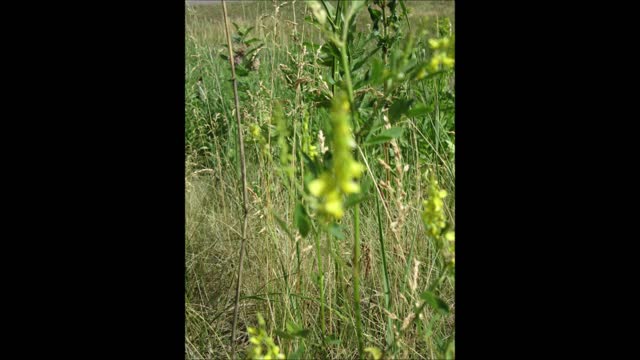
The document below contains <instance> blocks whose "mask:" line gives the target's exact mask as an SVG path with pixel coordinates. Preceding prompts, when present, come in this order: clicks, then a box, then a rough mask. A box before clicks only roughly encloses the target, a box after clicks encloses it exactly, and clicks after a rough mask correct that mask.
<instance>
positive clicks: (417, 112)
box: [407, 103, 433, 117]
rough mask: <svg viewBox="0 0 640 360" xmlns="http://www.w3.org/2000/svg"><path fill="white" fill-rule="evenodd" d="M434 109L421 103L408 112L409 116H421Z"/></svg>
mask: <svg viewBox="0 0 640 360" xmlns="http://www.w3.org/2000/svg"><path fill="white" fill-rule="evenodd" d="M432 110H433V109H432V108H431V107H428V106H427V105H425V104H423V103H420V104H418V105H416V106H414V107H413V108H411V110H409V111H408V112H407V117H419V116H423V115H426V114H428V113H430V112H431V111H432Z"/></svg>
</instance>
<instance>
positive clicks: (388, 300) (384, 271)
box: [376, 197, 395, 346]
mask: <svg viewBox="0 0 640 360" xmlns="http://www.w3.org/2000/svg"><path fill="white" fill-rule="evenodd" d="M376 210H377V216H378V234H379V239H380V257H381V258H382V275H383V278H384V306H385V309H386V310H387V345H389V346H394V345H395V341H394V336H393V328H392V325H393V323H392V319H391V315H390V314H391V290H390V289H391V287H390V286H389V271H388V270H387V256H386V252H385V250H384V236H383V233H382V219H381V217H380V201H379V200H378V197H376Z"/></svg>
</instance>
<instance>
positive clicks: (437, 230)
mask: <svg viewBox="0 0 640 360" xmlns="http://www.w3.org/2000/svg"><path fill="white" fill-rule="evenodd" d="M447 195H448V194H447V191H446V190H441V189H440V188H439V187H438V181H436V180H435V179H434V178H433V177H432V178H431V184H430V185H429V188H428V190H427V200H425V201H424V203H423V206H424V211H423V213H422V220H423V221H424V225H425V227H426V228H427V232H428V233H429V234H430V235H431V236H433V237H434V238H435V239H436V241H437V243H438V244H439V246H442V247H443V249H442V251H443V252H444V254H445V257H446V258H447V259H448V261H451V263H452V264H455V261H456V257H455V240H456V234H455V232H454V231H447V233H446V234H444V240H443V239H442V238H441V237H440V236H441V234H442V230H443V229H444V228H445V227H446V220H445V215H444V201H443V200H444V198H446V197H447Z"/></svg>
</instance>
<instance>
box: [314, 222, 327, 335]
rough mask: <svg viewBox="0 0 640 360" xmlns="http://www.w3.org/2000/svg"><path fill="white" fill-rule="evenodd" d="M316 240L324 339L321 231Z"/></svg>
mask: <svg viewBox="0 0 640 360" xmlns="http://www.w3.org/2000/svg"><path fill="white" fill-rule="evenodd" d="M315 241H316V257H317V261H318V283H319V285H320V328H321V329H322V338H323V339H324V336H325V333H326V328H325V322H324V306H325V301H324V268H323V266H322V255H321V254H320V233H319V232H318V231H316V233H315Z"/></svg>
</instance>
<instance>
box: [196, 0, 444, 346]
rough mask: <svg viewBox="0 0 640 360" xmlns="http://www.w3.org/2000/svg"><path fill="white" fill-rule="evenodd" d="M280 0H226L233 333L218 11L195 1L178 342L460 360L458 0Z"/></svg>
mask: <svg viewBox="0 0 640 360" xmlns="http://www.w3.org/2000/svg"><path fill="white" fill-rule="evenodd" d="M381 2H382V1H381ZM283 3H284V2H272V1H255V2H252V1H242V2H230V3H227V10H228V16H229V24H228V25H229V30H230V31H231V33H232V36H233V37H234V39H235V40H234V43H233V49H234V50H235V51H236V53H235V55H234V58H235V60H236V61H237V63H238V64H237V65H236V71H237V79H238V95H239V99H238V100H239V104H240V115H241V123H242V125H241V128H240V130H241V131H242V134H243V135H244V156H245V161H246V187H247V208H248V211H247V216H248V220H247V221H248V225H247V228H246V247H245V255H244V260H243V269H242V282H241V286H240V289H239V290H240V301H239V303H238V306H237V309H238V323H237V332H236V333H235V339H232V332H233V331H232V327H233V320H234V311H235V309H236V301H235V300H236V299H235V295H236V294H235V291H236V289H235V287H236V285H237V276H238V265H239V261H240V256H239V255H240V243H241V239H242V237H243V206H244V205H243V196H242V194H243V188H244V186H243V182H242V179H241V162H242V158H241V152H240V151H239V140H238V126H237V125H236V118H235V116H236V109H235V102H234V91H233V86H232V82H231V81H230V79H231V78H232V74H231V69H230V63H229V60H228V50H227V48H226V47H225V44H226V35H225V22H224V21H223V12H222V6H221V5H219V4H208V5H196V6H192V5H187V6H186V11H185V12H186V29H185V42H186V47H185V59H186V68H185V130H186V139H185V140H186V148H185V161H186V166H185V182H186V194H185V209H186V234H185V238H186V241H185V253H186V259H185V262H186V279H185V281H186V290H185V298H186V300H185V301H186V304H185V305H186V324H185V327H186V337H185V357H186V358H189V359H202V358H207V359H209V358H215V359H218V358H229V359H231V358H234V357H237V358H245V357H253V358H258V356H256V355H255V354H256V353H257V351H258V350H257V349H258V348H260V347H258V346H257V344H258V343H259V344H261V345H262V347H261V348H260V349H261V351H262V354H263V356H264V354H265V353H266V352H267V351H269V350H271V351H273V350H274V346H277V348H278V352H279V353H280V354H283V355H284V356H286V357H287V358H304V359H356V358H363V357H367V358H377V357H378V358H379V357H382V358H415V359H444V358H454V357H455V352H454V349H455V343H454V336H455V301H454V295H455V292H454V289H455V282H454V281H455V270H454V269H455V266H454V264H455V261H454V259H455V258H454V255H455V251H454V247H453V239H454V236H453V233H454V230H455V216H454V214H455V114H454V101H455V90H454V81H453V79H454V69H453V65H452V64H453V57H454V52H453V41H454V38H455V16H454V15H455V14H454V11H453V6H454V3H453V1H451V2H449V1H433V2H429V1H405V2H404V3H403V4H404V5H406V12H405V11H404V9H403V7H402V6H401V4H399V3H398V5H397V6H395V8H394V7H393V3H394V2H393V1H387V3H391V7H389V6H386V7H384V11H383V7H381V6H378V5H375V4H373V3H374V1H368V3H370V4H372V5H371V8H372V12H370V11H368V8H367V6H364V7H362V8H359V9H358V8H356V7H355V6H354V4H355V3H356V2H338V1H330V2H328V3H329V4H330V7H329V8H328V10H329V12H328V15H327V17H328V18H329V19H331V18H332V16H333V18H332V19H333V20H334V21H333V22H334V23H335V29H333V28H332V26H331V24H330V22H331V21H328V20H327V21H325V24H324V25H322V21H318V18H319V17H320V18H321V17H322V11H324V12H325V14H326V13H327V11H326V10H325V9H324V8H322V10H317V9H316V12H315V13H314V12H313V8H312V3H311V2H303V1H293V2H292V1H287V2H286V3H284V4H283ZM387 5H389V4H387ZM332 8H333V9H332ZM351 10H353V12H352V11H351ZM356 10H357V11H356ZM332 11H333V12H332ZM340 13H342V17H340V16H336V14H338V15H339V14H340ZM350 14H353V18H354V22H353V25H352V26H351V27H347V26H348V24H349V22H348V20H349V18H350ZM376 14H380V17H379V19H378V22H377V24H374V19H373V18H375V16H376ZM405 17H406V18H405ZM340 19H342V20H340ZM385 21H386V22H385ZM232 22H233V23H235V25H232V24H231V23H232ZM345 27H346V30H343V29H345ZM250 28H251V29H250ZM321 28H324V31H321ZM376 28H377V29H378V31H375V29H376ZM332 36H333V37H332ZM225 54H227V55H225ZM445 192H446V196H445ZM258 314H260V315H261V317H262V318H263V319H264V321H260V320H259V316H258ZM249 327H250V328H254V329H255V331H252V333H251V334H250V333H248V331H247V329H248V328H249ZM271 341H273V343H271ZM234 344H235V347H236V350H237V351H236V353H234V352H233V350H234ZM269 344H271V345H269ZM378 352H379V353H378ZM252 354H253V355H252Z"/></svg>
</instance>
